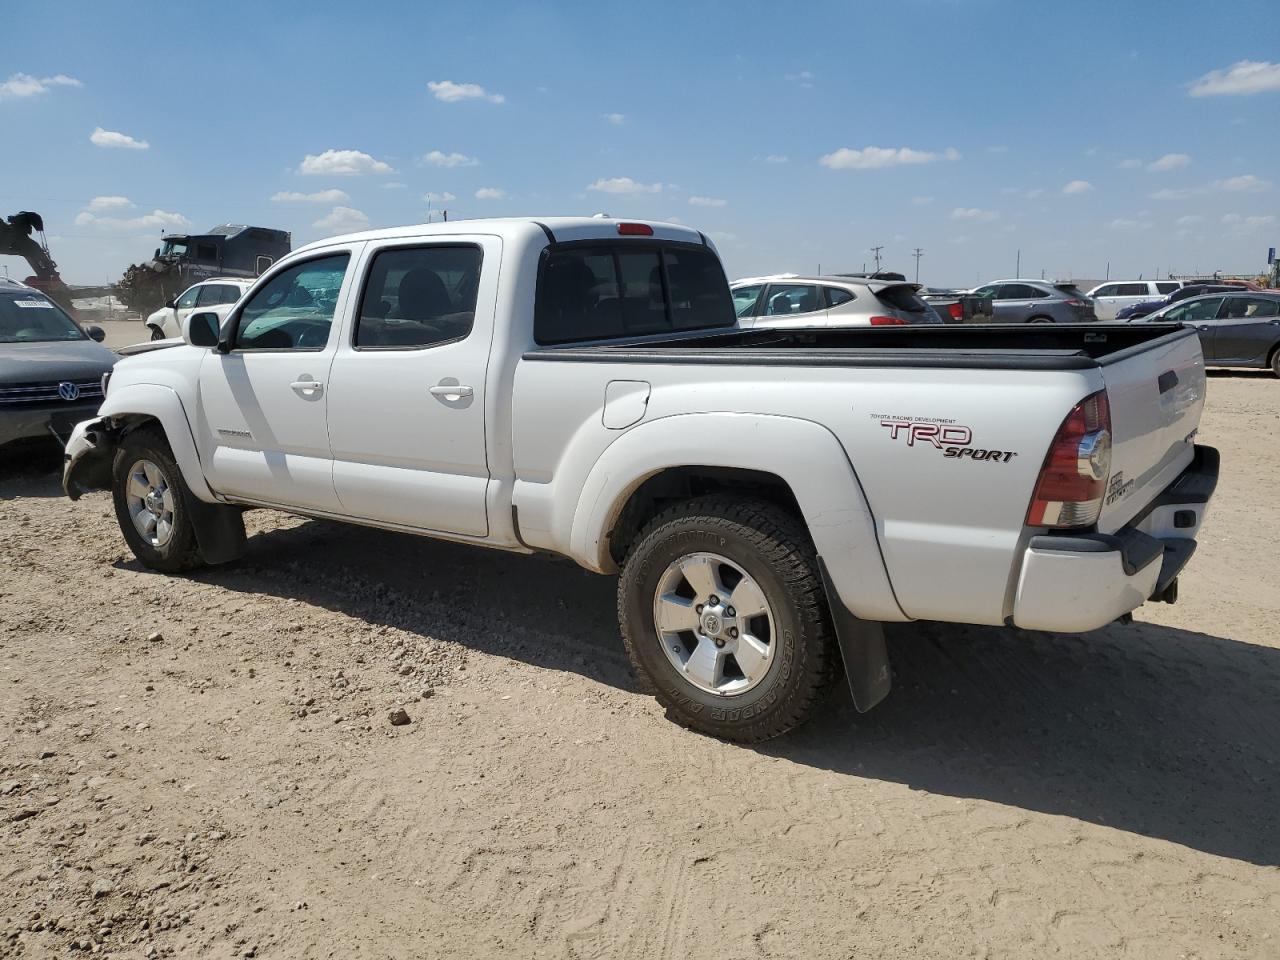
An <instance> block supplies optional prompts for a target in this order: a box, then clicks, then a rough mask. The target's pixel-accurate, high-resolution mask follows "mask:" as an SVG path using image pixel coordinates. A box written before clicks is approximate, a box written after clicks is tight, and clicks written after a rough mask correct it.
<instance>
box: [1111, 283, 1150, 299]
mask: <svg viewBox="0 0 1280 960" xmlns="http://www.w3.org/2000/svg"><path fill="white" fill-rule="evenodd" d="M1114 296H1117V297H1145V296H1147V285H1146V284H1145V283H1121V284H1117V285H1116V292H1115V294H1114Z"/></svg>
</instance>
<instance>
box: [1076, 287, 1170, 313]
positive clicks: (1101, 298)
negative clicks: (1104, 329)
mask: <svg viewBox="0 0 1280 960" xmlns="http://www.w3.org/2000/svg"><path fill="white" fill-rule="evenodd" d="M1180 286H1182V282H1181V281H1179V280H1112V281H1110V282H1108V283H1100V284H1098V285H1097V286H1096V287H1094V288H1093V289H1092V290H1090V291H1089V298H1090V299H1091V300H1093V311H1094V313H1096V314H1097V315H1098V319H1099V320H1114V319H1115V318H1116V311H1118V310H1120V309H1121V308H1122V307H1128V306H1132V305H1133V304H1135V303H1142V302H1143V301H1146V300H1161V299H1163V298H1164V297H1167V296H1168V295H1169V294H1171V293H1173V291H1175V290H1177V289H1178V288H1179V287H1180Z"/></svg>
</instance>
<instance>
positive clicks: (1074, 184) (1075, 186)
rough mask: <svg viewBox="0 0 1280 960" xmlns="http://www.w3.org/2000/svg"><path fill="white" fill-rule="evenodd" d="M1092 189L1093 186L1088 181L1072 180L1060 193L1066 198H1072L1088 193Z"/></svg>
mask: <svg viewBox="0 0 1280 960" xmlns="http://www.w3.org/2000/svg"><path fill="white" fill-rule="evenodd" d="M1092 189H1093V184H1092V183H1090V182H1089V181H1088V180H1072V181H1071V182H1070V183H1068V184H1067V185H1066V186H1065V187H1063V188H1062V192H1063V193H1065V194H1066V195H1067V196H1073V195H1075V194H1080V193H1088V192H1089V191H1090V190H1092Z"/></svg>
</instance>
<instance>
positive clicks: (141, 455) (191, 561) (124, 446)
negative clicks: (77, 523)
mask: <svg viewBox="0 0 1280 960" xmlns="http://www.w3.org/2000/svg"><path fill="white" fill-rule="evenodd" d="M144 490H148V491H149V492H152V493H155V494H156V495H154V496H152V497H150V499H148V498H147V497H145V496H142V494H143V491H144ZM111 498H112V500H113V501H114V503H115V508H116V522H117V523H119V524H120V532H121V533H122V534H123V535H124V539H125V542H126V543H127V544H129V549H130V550H132V551H133V555H134V556H135V557H137V558H138V560H139V561H141V562H142V564H143V565H144V566H146V567H150V568H151V569H152V570H158V571H160V572H161V573H181V572H182V571H184V570H191V569H193V568H195V567H198V566H201V565H202V564H203V562H204V561H203V559H202V558H201V556H200V548H199V545H198V544H197V543H196V532H195V527H194V526H193V525H192V523H191V507H190V503H191V500H192V494H191V491H190V490H189V489H187V485H186V483H185V482H184V481H183V479H182V471H181V470H179V469H178V464H177V462H176V461H175V460H174V459H173V453H172V452H171V451H170V450H169V444H168V442H167V441H166V440H165V438H164V434H163V433H161V432H160V431H159V430H157V429H154V428H151V427H143V428H140V429H138V430H134V431H133V432H132V433H130V434H128V435H127V436H125V438H124V440H123V441H122V442H121V444H120V447H119V449H117V450H116V456H115V462H114V463H113V464H112V469H111ZM139 505H141V506H142V508H143V510H144V511H145V512H146V514H147V515H148V517H150V518H155V519H156V520H157V522H156V523H155V524H154V525H151V524H148V523H147V520H146V518H143V519H141V520H139V521H137V522H135V519H134V517H135V514H136V513H138V511H139ZM152 507H154V510H153V509H152ZM144 526H152V527H153V529H154V532H153V533H152V535H151V536H146V535H144V532H143V527H144Z"/></svg>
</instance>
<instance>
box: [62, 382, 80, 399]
mask: <svg viewBox="0 0 1280 960" xmlns="http://www.w3.org/2000/svg"><path fill="white" fill-rule="evenodd" d="M58 396H60V397H61V398H62V399H63V400H67V401H71V400H79V399H80V386H79V385H78V384H75V383H72V382H71V381H70V380H63V381H62V382H61V383H60V384H58Z"/></svg>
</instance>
